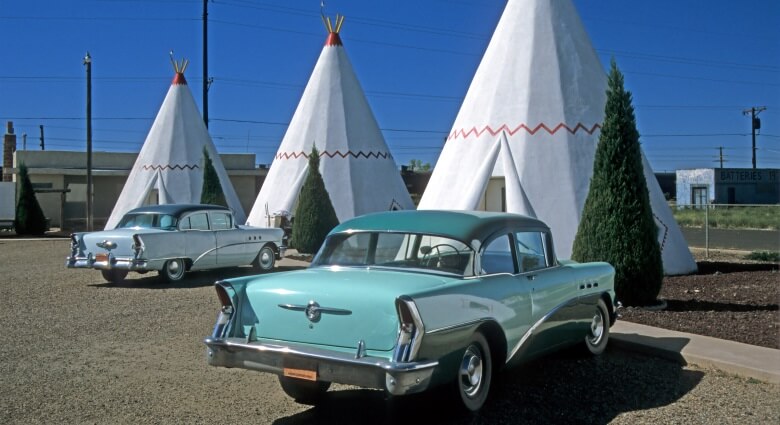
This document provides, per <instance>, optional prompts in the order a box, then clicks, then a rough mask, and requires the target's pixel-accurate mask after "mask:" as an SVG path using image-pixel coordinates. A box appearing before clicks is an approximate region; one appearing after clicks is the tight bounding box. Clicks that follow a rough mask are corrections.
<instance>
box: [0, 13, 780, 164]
mask: <svg viewBox="0 0 780 425" xmlns="http://www.w3.org/2000/svg"><path fill="white" fill-rule="evenodd" d="M551 1H558V0H551ZM574 3H575V5H576V7H577V9H578V11H579V13H580V17H581V18H582V20H583V23H584V24H585V27H586V30H587V31H588V33H589V35H590V38H591V41H592V43H593V45H594V47H595V49H596V51H597V52H598V53H599V55H600V57H601V58H602V61H603V63H604V64H605V67H606V66H607V64H608V63H609V60H610V58H612V57H614V58H615V59H616V61H617V63H618V66H619V67H620V69H621V70H622V71H623V72H624V74H625V77H626V87H627V89H628V90H630V91H631V92H632V93H633V95H634V106H635V108H636V114H637V121H638V127H639V132H640V134H641V135H642V139H641V141H642V144H643V148H644V150H645V153H646V154H647V157H648V159H649V160H650V162H651V164H652V166H653V168H654V169H655V170H656V171H665V170H667V171H668V170H675V169H678V168H699V167H716V166H719V162H718V159H719V152H720V151H719V148H720V147H722V148H723V150H722V152H723V158H724V160H725V162H724V166H725V167H750V166H751V136H750V120H749V118H748V117H746V116H744V115H743V114H742V111H743V110H744V109H747V108H750V107H752V106H766V107H767V109H766V110H765V111H763V112H761V114H760V115H759V117H760V118H761V121H762V129H761V132H760V135H759V136H758V137H757V148H758V150H757V161H758V167H759V168H769V167H772V168H777V167H780V30H779V29H778V28H780V2H778V1H777V0H755V1H751V2H739V1H733V0H683V1H679V0H677V1H671V0H654V1H651V2H647V1H638V0H630V1H629V0H574ZM504 5H505V0H393V1H380V0H369V1H367V0H362V1H359V0H327V1H326V8H325V12H326V14H328V15H331V16H333V15H335V14H336V13H341V14H343V15H345V16H346V21H345V24H344V27H343V28H342V39H343V41H344V47H345V49H346V50H347V53H348V55H349V57H350V59H351V61H352V65H353V67H354V68H355V72H356V73H357V75H358V78H359V79H360V81H361V84H362V85H363V89H364V90H365V92H366V94H367V97H368V101H369V103H370V104H371V106H372V108H373V111H374V114H375V115H376V117H377V120H378V122H379V125H380V127H381V128H382V130H383V132H384V136H385V139H386V140H387V142H388V146H389V148H390V150H391V152H392V153H393V155H394V157H395V159H396V162H397V163H398V164H399V165H401V164H406V163H408V162H409V160H411V159H421V160H423V161H424V162H430V163H435V161H436V159H437V158H438V155H439V152H440V151H441V146H442V142H443V139H444V137H445V135H446V134H447V133H448V132H449V130H450V128H451V126H452V123H453V121H454V119H455V116H456V114H457V112H458V109H459V107H460V103H461V101H462V99H463V96H464V95H465V93H466V91H467V90H468V87H469V84H470V82H471V78H472V77H473V75H474V72H475V70H476V68H477V66H478V64H479V61H480V59H481V58H482V54H483V53H484V51H485V48H486V46H487V43H488V41H489V39H490V36H491V35H492V32H493V30H494V28H495V25H496V23H497V22H498V19H499V17H500V15H501V12H502V11H503V8H504ZM202 8H203V2H202V0H79V1H67V0H24V1H22V0H0V39H2V40H3V43H2V49H3V52H2V57H3V59H2V61H0V63H1V64H2V67H0V120H1V121H2V122H3V123H5V122H6V121H9V120H11V121H14V127H15V129H16V133H17V134H18V135H19V136H18V148H19V149H22V144H23V140H22V134H23V133H26V134H27V149H39V140H38V139H39V125H44V128H45V138H46V149H47V150H84V149H85V146H86V130H85V129H86V124H85V116H86V113H85V109H86V106H85V105H86V82H85V80H86V78H85V67H84V66H83V65H82V58H83V57H84V54H85V52H87V51H89V52H90V54H91V56H92V59H93V68H92V76H93V80H92V91H93V117H94V121H93V149H94V150H96V151H138V150H140V148H141V145H142V144H143V141H144V139H145V137H146V133H147V131H148V130H149V128H150V126H151V124H152V121H153V119H154V116H155V115H156V114H157V111H158V109H159V107H160V104H161V103H162V100H163V98H164V96H165V94H166V92H167V90H168V87H169V86H170V82H171V78H172V76H173V68H172V66H171V64H170V61H169V56H168V54H169V52H170V51H171V50H173V51H174V55H175V57H176V58H177V59H181V58H187V59H189V60H190V65H189V68H188V69H187V72H186V77H187V80H188V82H189V85H190V88H191V90H192V91H193V95H194V96H195V98H196V100H197V101H198V105H199V107H201V108H202V105H201V84H202V57H201V50H202V41H201V40H202V32H201V31H202V21H201V15H202ZM319 13H320V1H319V0H217V1H214V2H210V3H209V75H210V76H211V77H212V78H213V83H212V85H211V88H210V91H209V117H210V118H211V121H210V125H209V130H210V133H211V135H212V138H213V139H214V142H215V144H216V146H217V149H218V150H220V152H225V153H229V152H235V153H241V152H251V153H256V155H257V162H258V163H270V162H271V161H272V158H273V155H274V154H275V152H276V150H277V148H278V146H279V143H280V142H281V139H282V137H283V135H284V132H285V129H286V124H287V123H288V122H289V120H290V118H291V117H292V114H293V112H294V110H295V107H296V106H297V104H298V101H299V99H300V96H301V94H302V92H303V88H304V86H305V85H306V83H307V81H308V78H309V75H310V73H311V71H312V69H313V67H314V64H315V62H316V60H317V58H318V56H319V53H320V51H321V50H322V45H323V42H324V40H325V36H326V31H325V29H324V26H323V25H322V23H321V20H320V15H319ZM4 128H5V125H4V124H3V129H4Z"/></svg>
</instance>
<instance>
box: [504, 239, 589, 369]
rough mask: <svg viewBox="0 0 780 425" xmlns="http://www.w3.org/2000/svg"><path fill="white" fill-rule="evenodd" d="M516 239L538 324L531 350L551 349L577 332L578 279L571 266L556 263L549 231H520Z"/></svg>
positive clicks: (534, 319) (522, 275)
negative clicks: (572, 273)
mask: <svg viewBox="0 0 780 425" xmlns="http://www.w3.org/2000/svg"><path fill="white" fill-rule="evenodd" d="M514 240H515V244H516V245H515V249H516V252H517V266H518V269H519V270H520V275H519V276H520V277H521V279H525V281H526V282H527V284H528V285H529V286H530V290H531V316H532V321H533V323H534V324H535V326H536V328H535V329H534V332H533V337H532V338H533V340H532V344H531V348H530V350H529V351H530V353H531V354H533V353H538V352H543V351H547V350H550V349H553V348H555V347H557V346H559V345H561V344H564V343H566V342H568V341H569V340H571V338H573V335H574V333H575V332H576V322H575V321H574V320H573V319H575V318H576V315H577V309H578V291H577V285H576V281H574V280H572V276H571V275H570V273H569V272H568V270H567V269H565V268H563V267H556V264H555V261H554V259H553V258H551V255H552V250H551V249H548V233H547V232H544V231H538V230H531V231H518V232H515V234H514Z"/></svg>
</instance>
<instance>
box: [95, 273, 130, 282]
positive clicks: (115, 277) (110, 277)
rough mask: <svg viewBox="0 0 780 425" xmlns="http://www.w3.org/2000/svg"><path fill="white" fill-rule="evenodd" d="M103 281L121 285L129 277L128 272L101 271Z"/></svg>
mask: <svg viewBox="0 0 780 425" xmlns="http://www.w3.org/2000/svg"><path fill="white" fill-rule="evenodd" d="M100 274H102V275H103V279H105V280H106V281H108V282H111V283H119V282H121V281H123V280H125V277H127V270H101V271H100Z"/></svg>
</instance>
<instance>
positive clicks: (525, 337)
mask: <svg viewBox="0 0 780 425" xmlns="http://www.w3.org/2000/svg"><path fill="white" fill-rule="evenodd" d="M578 300H579V298H572V299H570V300H568V301H566V302H564V303H561V304H558V305H557V306H555V308H553V309H552V310H550V311H549V312H547V314H545V315H544V316H542V318H541V319H539V320H538V321H537V322H536V323H534V324H533V326H531V328H530V329H528V331H527V332H526V333H525V334H524V335H523V337H522V338H520V341H518V343H517V345H516V346H515V348H513V349H512V351H511V352H510V353H509V356H507V358H506V362H507V363H509V361H511V360H512V358H513V357H514V356H515V354H517V352H518V351H520V348H522V346H523V344H525V343H526V342H527V341H528V339H529V338H531V336H532V335H533V334H534V331H536V329H538V328H539V326H541V325H542V324H543V323H544V322H546V321H547V320H548V319H549V318H550V317H552V315H553V314H555V313H557V312H558V310H560V309H562V308H563V307H566V306H569V305H572V302H574V304H575V305H576V304H577V302H578Z"/></svg>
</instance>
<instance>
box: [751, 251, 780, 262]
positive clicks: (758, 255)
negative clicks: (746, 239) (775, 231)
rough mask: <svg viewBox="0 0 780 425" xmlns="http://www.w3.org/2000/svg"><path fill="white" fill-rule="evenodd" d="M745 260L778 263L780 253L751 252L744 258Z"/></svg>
mask: <svg viewBox="0 0 780 425" xmlns="http://www.w3.org/2000/svg"><path fill="white" fill-rule="evenodd" d="M745 259H746V260H754V261H771V262H775V263H777V262H780V252H773V251H753V252H751V253H750V254H748V255H746V256H745Z"/></svg>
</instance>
